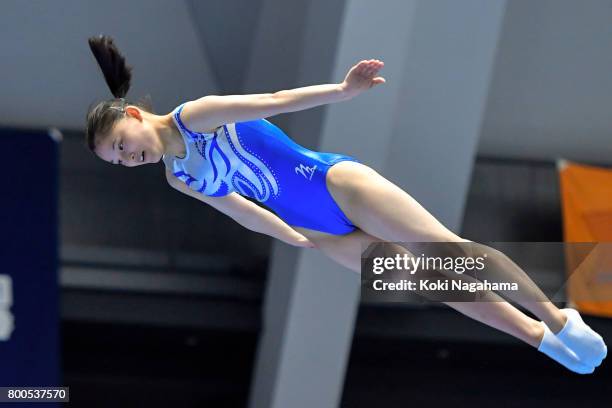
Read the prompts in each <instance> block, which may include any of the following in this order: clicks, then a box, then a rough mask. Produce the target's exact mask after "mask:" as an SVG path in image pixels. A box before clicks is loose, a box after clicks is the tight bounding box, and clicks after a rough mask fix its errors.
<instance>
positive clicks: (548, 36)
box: [479, 0, 612, 163]
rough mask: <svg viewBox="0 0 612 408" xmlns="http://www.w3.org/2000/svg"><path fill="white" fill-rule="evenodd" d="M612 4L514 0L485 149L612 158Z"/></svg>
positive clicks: (490, 152)
mask: <svg viewBox="0 0 612 408" xmlns="http://www.w3.org/2000/svg"><path fill="white" fill-rule="evenodd" d="M611 21H612V2H611V1H610V0H588V1H575V0H538V1H532V0H509V1H508V6H507V10H506V16H505V22H504V27H503V32H502V38H501V41H500V44H499V49H498V54H497V61H496V67H495V70H494V74H493V80H492V83H491V88H490V93H489V97H488V103H487V111H486V118H485V121H484V125H483V130H482V135H481V139H480V146H479V153H480V154H485V155H491V156H501V157H519V158H536V159H546V160H552V159H555V158H556V157H559V156H563V157H567V158H572V159H574V160H579V161H595V162H600V163H611V162H612V155H611V154H610V153H612V147H611V146H612V145H611V143H610V140H611V135H612V75H610V73H611V72H612V53H611V52H610V50H612V24H610V22H611Z"/></svg>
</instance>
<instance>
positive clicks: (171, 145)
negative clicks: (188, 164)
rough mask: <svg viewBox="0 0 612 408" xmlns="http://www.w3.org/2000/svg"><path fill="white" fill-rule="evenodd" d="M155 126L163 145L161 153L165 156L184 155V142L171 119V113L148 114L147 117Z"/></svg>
mask: <svg viewBox="0 0 612 408" xmlns="http://www.w3.org/2000/svg"><path fill="white" fill-rule="evenodd" d="M148 119H149V120H150V121H151V123H152V124H153V127H154V128H155V130H156V132H157V134H158V135H159V139H160V141H161V144H162V146H163V154H165V155H167V156H177V157H184V156H185V154H186V152H185V143H184V142H183V137H182V136H181V134H180V132H179V130H178V128H177V127H176V125H175V124H174V120H173V119H172V113H168V114H167V115H153V114H150V117H149V118H148Z"/></svg>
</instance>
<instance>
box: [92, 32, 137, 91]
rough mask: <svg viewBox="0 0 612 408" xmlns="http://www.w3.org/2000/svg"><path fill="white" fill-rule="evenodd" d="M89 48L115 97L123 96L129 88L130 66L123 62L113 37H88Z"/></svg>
mask: <svg viewBox="0 0 612 408" xmlns="http://www.w3.org/2000/svg"><path fill="white" fill-rule="evenodd" d="M89 48H91V52H93V55H94V57H96V60H97V61H98V65H99V66H100V69H102V73H103V74H104V79H106V83H107V84H108V87H109V88H110V91H111V93H112V94H113V95H114V96H115V98H123V97H125V95H126V94H127V92H128V90H129V89H130V80H131V79H132V67H130V66H129V65H127V64H126V63H125V57H124V56H123V55H121V53H120V52H119V50H118V49H117V47H116V46H115V43H114V42H113V39H112V38H111V37H109V36H107V35H99V36H97V37H90V38H89Z"/></svg>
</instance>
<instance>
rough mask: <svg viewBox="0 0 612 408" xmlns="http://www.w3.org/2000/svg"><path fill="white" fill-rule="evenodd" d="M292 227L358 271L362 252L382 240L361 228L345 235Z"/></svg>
mask: <svg viewBox="0 0 612 408" xmlns="http://www.w3.org/2000/svg"><path fill="white" fill-rule="evenodd" d="M292 228H293V229H295V230H296V231H298V232H299V233H300V234H302V235H304V236H305V237H306V238H308V239H309V240H310V241H312V242H313V243H314V244H315V245H316V246H317V249H319V250H320V251H321V252H323V253H324V254H325V255H327V256H328V257H329V258H331V259H333V260H334V261H336V262H338V263H339V264H341V265H343V266H345V267H347V268H349V269H351V270H352V271H355V272H358V273H361V254H362V252H363V251H364V250H365V249H366V248H367V246H368V245H370V244H371V243H372V242H380V241H381V240H380V239H379V238H377V237H375V236H372V235H370V234H368V233H366V232H365V231H362V230H360V229H356V230H355V231H353V232H350V233H348V234H345V235H332V234H327V233H325V232H320V231H314V230H311V229H308V228H302V227H292Z"/></svg>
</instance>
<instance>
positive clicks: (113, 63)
mask: <svg viewBox="0 0 612 408" xmlns="http://www.w3.org/2000/svg"><path fill="white" fill-rule="evenodd" d="M88 42H89V48H90V49H91V52H92V53H93V55H94V57H95V58H96V61H97V62H98V65H99V66H100V69H101V70H102V74H104V79H105V80H106V84H107V85H108V87H109V89H110V91H111V93H112V94H113V96H114V97H115V98H116V99H110V100H107V101H103V102H100V103H98V104H97V105H95V106H94V107H93V108H92V107H90V109H89V110H88V112H87V126H86V131H85V140H86V143H87V146H88V147H89V149H90V150H91V151H95V148H96V139H95V138H96V135H98V134H99V135H105V134H106V133H108V132H109V131H110V130H111V129H112V128H113V126H114V124H115V123H116V122H117V121H118V120H119V119H121V118H123V117H124V114H125V107H126V106H127V105H128V102H127V101H126V100H125V99H124V97H125V96H126V94H127V93H128V90H129V89H130V82H131V80H132V67H131V66H129V65H127V64H126V62H125V57H124V56H123V55H122V54H121V53H120V52H119V49H117V46H116V45H115V43H114V41H113V39H112V38H111V37H109V36H106V35H99V36H95V37H90V38H89V39H88ZM130 105H136V106H138V107H139V108H141V109H143V110H145V111H150V110H151V108H150V104H146V105H147V106H144V105H145V104H141V103H138V104H130Z"/></svg>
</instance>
